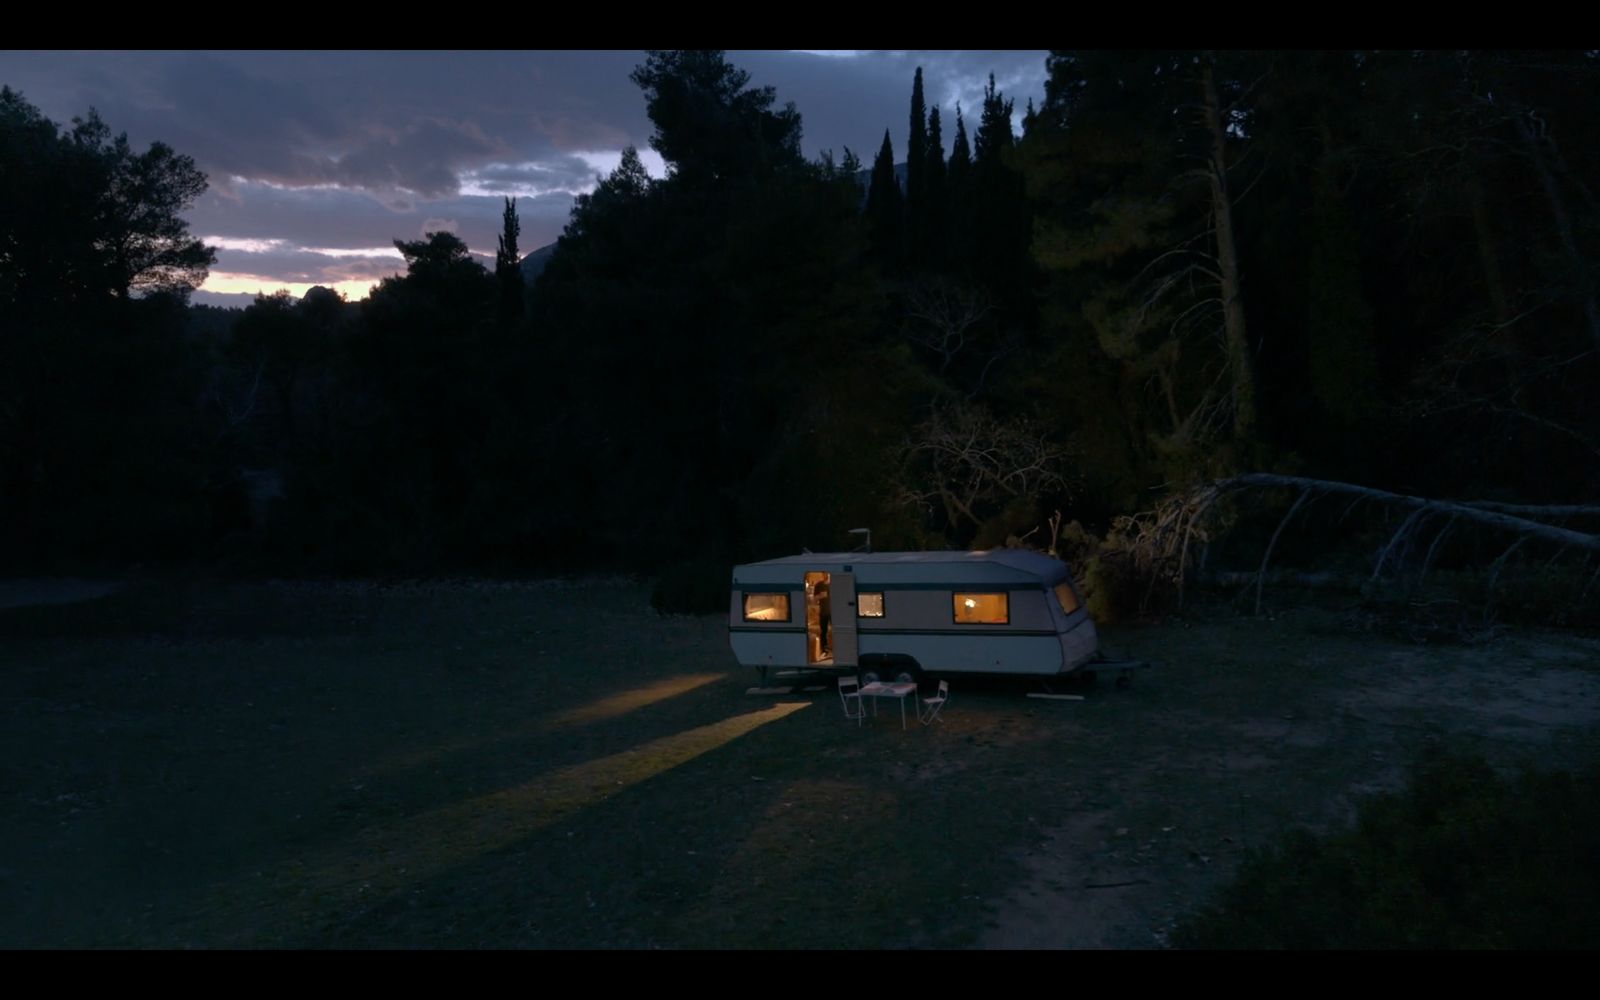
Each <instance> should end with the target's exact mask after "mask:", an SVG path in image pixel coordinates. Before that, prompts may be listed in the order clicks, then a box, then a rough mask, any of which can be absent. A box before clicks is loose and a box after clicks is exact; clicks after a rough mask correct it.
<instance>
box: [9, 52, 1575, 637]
mask: <svg viewBox="0 0 1600 1000" xmlns="http://www.w3.org/2000/svg"><path fill="white" fill-rule="evenodd" d="M1047 70H1048V79H1047V84H1046V89H1045V96H1044V99H1043V100H1042V102H1040V103H1039V104H1038V105H1034V104H1033V103H1032V102H1029V103H1028V105H1027V106H1026V107H1025V108H1024V109H1022V113H1021V114H1020V115H1018V114H1017V110H1018V109H1017V108H1016V106H1015V102H1014V101H1013V100H1012V99H1011V98H1008V97H1007V96H1006V94H1005V93H1003V92H1001V91H1000V90H999V89H997V88H996V86H995V84H994V81H993V78H992V77H991V79H990V85H989V87H988V89H987V91H986V92H985V94H984V97H983V100H982V103H981V106H979V107H974V108H962V109H958V110H957V112H956V113H955V114H954V115H953V116H950V115H948V112H945V116H944V117H941V109H940V108H939V107H938V106H937V104H935V105H934V106H932V107H929V106H928V104H927V101H926V99H925V96H924V93H925V90H924V86H925V84H924V80H923V76H922V71H921V70H920V69H919V70H917V71H916V74H915V76H914V77H913V78H912V79H911V80H908V81H907V86H908V90H909V96H908V102H907V117H906V119H905V120H904V121H899V122H885V123H884V128H885V131H884V136H883V142H882V144H881V146H880V147H879V148H878V149H877V150H876V151H865V150H864V151H862V152H861V153H858V152H856V151H853V150H850V149H842V150H839V151H838V152H837V155H835V153H833V152H827V153H823V154H822V155H821V156H820V157H818V158H817V159H807V158H806V157H805V156H804V155H803V154H802V151H801V141H800V140H801V135H802V115H801V109H798V108H796V107H795V106H794V105H793V104H785V103H781V102H780V95H778V94H777V93H775V92H774V90H773V89H772V88H761V87H753V86H751V85H750V80H749V76H748V74H747V73H745V72H744V71H742V70H740V69H739V68H738V67H737V66H735V65H733V64H731V63H730V62H729V61H728V59H727V58H726V57H725V55H724V54H723V53H721V52H715V51H655V52H651V53H649V55H648V57H647V58H646V59H645V60H644V61H643V62H642V63H641V64H640V65H639V66H638V67H637V69H636V70H635V71H634V73H633V75H632V79H633V82H634V83H635V84H637V85H638V87H639V90H640V97H641V100H642V101H643V102H644V105H645V107H646V109H647V111H648V114H649V118H650V121H651V122H652V123H653V126H654V135H653V136H652V138H651V140H650V145H651V146H652V148H654V149H655V150H656V151H657V152H658V153H659V154H660V155H661V157H662V158H663V159H664V161H665V162H666V164H667V166H668V174H667V176H666V177H665V178H663V179H652V178H651V177H650V176H649V174H648V173H647V172H646V171H645V169H644V166H643V165H642V163H641V162H640V159H639V157H638V155H637V154H636V152H634V151H633V150H629V151H628V152H627V153H626V154H625V155H624V157H623V160H622V163H621V165H620V166H618V167H617V168H616V170H615V171H614V172H612V173H611V174H610V175H609V176H606V177H604V178H601V179H600V180H599V182H598V184H597V186H595V187H594V189H593V190H592V191H591V192H590V193H588V194H585V195H581V196H580V197H578V199H577V202H576V204H575V206H574V207H573V210H572V213H571V217H570V220H569V222H568V224H567V226H566V228H565V230H564V232H563V234H562V235H561V237H560V239H559V241H558V243H557V244H556V246H555V248H554V250H553V253H551V254H550V256H549V259H548V262H547V264H546V265H545V267H544V268H543V270H542V271H541V272H540V273H539V274H538V276H537V278H536V279H535V280H533V281H532V282H525V281H524V279H523V271H522V269H521V268H520V267H519V262H520V260H521V258H522V256H523V254H524V253H525V251H526V249H528V248H524V247H521V246H519V237H520V228H519V221H518V218H517V213H516V206H515V204H514V203H513V202H511V201H508V202H507V204H506V209H505V225H504V231H503V233H502V235H501V237H500V246H499V254H498V257H497V263H496V266H495V267H494V269H493V270H490V269H488V268H486V267H484V266H481V265H479V264H478V263H477V262H475V261H474V260H473V259H472V258H471V256H470V254H469V252H468V247H467V246H466V245H465V244H464V243H463V242H462V241H461V240H460V239H459V238H457V237H456V236H454V235H452V234H451V233H448V232H435V233H428V234H425V235H424V236H423V238H421V239H417V240H400V239H397V240H396V241H395V245H396V246H397V248H398V249H399V250H400V251H401V253H402V254H403V255H404V258H405V273H403V274H399V275H396V276H395V277H392V278H389V279H386V280H385V281H384V282H383V283H382V284H381V285H380V286H379V287H378V288H377V289H376V290H375V291H374V292H373V294H372V295H371V296H370V298H368V299H365V300H362V301H359V302H349V301H345V300H344V299H343V298H341V297H340V296H339V295H338V294H336V293H334V292H332V291H329V290H327V289H313V290H312V291H311V292H310V293H308V294H307V295H306V296H304V297H303V298H301V299H295V298H292V297H291V296H289V295H288V294H287V293H280V294H276V295H265V296H262V297H260V298H258V299H257V301H256V302H255V304H254V305H252V306H250V307H249V308H248V309H245V310H243V311H242V312H235V311H227V310H219V309H215V308H211V307H205V306H200V305H194V304H191V303H190V302H189V295H190V292H191V291H192V290H193V289H194V288H196V287H197V286H198V285H199V284H200V283H201V282H202V281H203V280H204V278H205V276H206V274H207V268H208V267H209V266H210V265H211V264H212V263H213V260H214V255H213V252H212V251H211V250H210V249H208V248H207V247H206V246H205V245H204V244H203V243H202V242H201V241H200V240H198V239H196V238H194V237H193V236H192V235H191V234H190V233H189V231H188V227H187V225H186V223H185V222H184V221H183V211H184V210H185V208H186V207H187V206H189V205H191V204H192V203H193V201H194V199H195V198H197V197H198V196H199V195H200V193H202V192H203V191H205V190H206V183H207V181H206V178H205V177H204V176H203V175H202V174H201V173H200V171H199V170H198V169H197V168H196V166H195V164H194V162H193V160H191V159H190V158H189V157H187V156H185V155H184V154H183V153H182V151H180V150H175V149H172V148H170V147H168V146H166V145H164V144H162V143H155V144H153V145H152V146H150V147H149V148H148V149H147V150H144V151H140V150H138V149H135V148H133V147H132V146H131V145H130V144H129V142H128V141H127V139H126V137H125V136H122V135H118V134H114V132H113V128H114V126H115V123H107V122H103V121H102V120H101V119H100V118H99V116H98V115H97V114H95V113H94V112H93V111H92V110H88V109H86V114H85V117H83V118H79V119H75V120H74V121H73V122H72V123H71V124H70V125H67V126H63V125H60V124H58V123H55V122H52V121H50V120H48V119H46V118H45V117H44V116H43V115H41V113H40V112H39V111H38V109H37V108H35V107H34V106H33V105H31V104H30V103H29V102H28V100H27V99H26V97H25V95H23V94H20V93H18V92H15V91H13V90H11V89H10V88H9V87H8V88H5V89H4V90H0V573H7V574H23V573H68V572H88V571H101V570H107V569H126V568H129V567H169V568H184V567H202V568H205V569H207V570H216V571H220V572H225V573H237V574H245V575H271V576H291V577H336V576H413V577H414V576H429V575H459V574H485V575H530V574H544V573H579V572H600V571H605V572H630V573H639V574H646V575H651V576H658V577H661V578H662V579H663V580H664V581H667V587H666V592H667V593H668V594H669V596H668V597H666V598H663V599H662V600H661V601H659V602H658V603H660V605H661V606H662V607H663V608H665V609H667V610H706V609H707V606H709V609H713V610H714V609H716V608H718V607H722V606H724V605H725V601H726V597H725V594H726V589H725V586H726V579H727V575H726V571H727V567H728V566H729V565H731V564H733V563H736V562H740V561H746V560H751V559H761V558H769V557H773V556H779V555H786V554H793V553H795V552H798V551H800V550H802V549H811V550H815V551H837V550H840V549H846V548H849V547H851V546H852V545H853V544H855V539H854V537H853V536H851V535H849V534H848V532H849V530H850V529H854V528H860V527H868V528H870V529H871V530H872V538H873V544H874V546H875V547H877V548H880V549H898V548H907V549H925V548H964V547H987V546H993V545H1004V544H1026V545H1033V546H1036V547H1038V548H1041V549H1046V548H1048V549H1051V550H1058V551H1061V552H1063V553H1066V554H1068V555H1070V556H1071V557H1072V558H1073V559H1074V560H1075V561H1077V562H1078V564H1079V565H1080V566H1084V567H1088V568H1087V569H1086V570H1085V572H1086V573H1087V575H1088V577H1089V581H1088V582H1089V584H1090V586H1091V588H1094V587H1098V588H1099V589H1100V591H1101V593H1102V599H1101V601H1100V608H1101V609H1102V610H1107V609H1109V608H1110V607H1111V603H1108V602H1110V600H1111V598H1110V595H1113V594H1117V593H1121V592H1123V591H1126V592H1129V593H1137V594H1138V595H1139V600H1143V601H1148V600H1149V599H1150V595H1151V594H1152V593H1153V592H1154V588H1153V587H1151V586H1146V582H1147V581H1148V582H1150V583H1154V582H1160V581H1166V582H1172V581H1174V580H1176V582H1178V583H1179V584H1180V585H1181V583H1182V582H1183V581H1184V580H1185V579H1187V578H1189V577H1191V576H1193V575H1195V574H1197V573H1200V572H1202V571H1210V572H1212V573H1213V575H1217V574H1221V573H1222V571H1225V570H1237V571H1250V572H1257V573H1258V576H1259V575H1264V573H1265V570H1266V564H1265V560H1264V559H1263V552H1264V551H1267V552H1269V553H1275V555H1274V556H1273V558H1274V559H1275V560H1276V561H1275V563H1274V565H1278V564H1282V565H1284V566H1296V565H1298V566H1300V567H1310V568H1321V569H1327V568H1329V567H1334V568H1338V569H1341V570H1348V571H1349V572H1351V573H1353V574H1356V575H1359V576H1362V577H1365V576H1367V575H1368V574H1370V575H1371V577H1372V578H1373V579H1377V578H1378V577H1379V576H1380V575H1381V574H1382V573H1384V572H1385V571H1387V572H1388V573H1389V574H1390V576H1391V577H1396V578H1399V577H1404V576H1405V575H1406V574H1410V575H1411V577H1415V578H1418V579H1420V577H1421V576H1422V575H1424V574H1426V573H1428V572H1429V571H1430V570H1432V571H1434V572H1450V571H1457V570H1460V571H1467V570H1470V571H1473V572H1477V573H1479V574H1480V577H1482V576H1484V575H1485V574H1492V575H1489V576H1488V586H1489V587H1490V589H1491V591H1492V588H1493V586H1494V579H1495V578H1496V577H1499V578H1500V579H1502V580H1509V579H1512V578H1513V577H1515V576H1516V575H1517V574H1521V575H1522V578H1523V579H1524V581H1525V582H1524V583H1523V584H1522V585H1519V588H1518V589H1519V592H1521V593H1529V594H1531V593H1534V592H1535V591H1537V590H1538V589H1539V588H1540V587H1544V588H1546V589H1547V590H1550V591H1552V592H1554V593H1556V594H1558V595H1559V596H1558V597H1557V598H1553V599H1552V600H1551V601H1549V602H1547V604H1546V605H1541V606H1540V607H1539V608H1538V609H1535V610H1537V611H1538V612H1539V614H1541V615H1543V616H1544V617H1546V618H1548V619H1559V620H1562V621H1585V620H1586V621H1591V622H1592V621H1595V620H1600V588H1595V587H1592V586H1589V584H1592V583H1593V582H1594V577H1593V575H1592V574H1593V573H1594V569H1595V567H1594V562H1595V557H1596V553H1597V552H1600V541H1597V539H1596V535H1595V534H1594V532H1596V530H1597V529H1600V518H1597V517H1596V515H1597V513H1600V509H1597V508H1596V507H1594V506H1591V504H1593V503H1594V498H1595V497H1596V496H1597V495H1600V409H1597V408H1596V407H1595V406H1594V405H1593V403H1592V400H1591V398H1590V397H1589V395H1588V394H1589V391H1590V390H1591V388H1592V387H1593V386H1594V385H1595V384H1596V383H1597V382H1600V287H1597V285H1600V269H1597V266H1596V265H1597V262H1600V206H1597V204H1596V200H1595V192H1594V186H1595V183H1596V179H1597V178H1600V148H1597V147H1596V145H1595V141H1594V137H1595V136H1600V105H1597V104H1596V102H1595V101H1594V99H1593V95H1594V94H1595V93H1597V92H1600V54H1597V53H1595V52H1525V51H1517V52H1480V51H1327V52H1309V51H1294V52H1268V51H1262V52H1217V51H1193V52H1182V51H1163V52H1121V51H1117V52H1113V51H1054V52H1051V53H1050V55H1049V58H1048V62H1047ZM1018 121H1020V125H1021V127H1020V129H1018V128H1016V127H1015V123H1016V122H1018ZM862 154H865V156H866V157H870V162H869V161H868V159H866V158H864V156H863V155H862ZM1245 476H1255V477H1258V478H1256V479H1254V480H1250V479H1240V478H1239V477H1245ZM1218 483H1222V484H1224V487H1225V488H1222V489H1220V490H1219V489H1218V488H1217V484H1218ZM1329 484H1334V485H1335V486H1338V487H1340V489H1334V488H1333V487H1332V486H1330V485H1329ZM1349 487H1354V488H1357V489H1358V490H1360V491H1365V492H1350V490H1349V489H1348V488H1349ZM1340 490H1343V492H1341V491H1340ZM1208 491H1209V492H1208ZM1196 497H1202V498H1203V503H1198V504H1197V502H1196V499H1195V498H1196ZM1350 497H1353V498H1354V501H1353V503H1354V506H1352V503H1351V502H1347V498H1350ZM1386 497H1387V498H1392V497H1400V498H1413V499H1419V498H1420V500H1422V501H1427V503H1426V504H1424V505H1423V506H1416V505H1415V504H1412V505H1411V507H1410V508H1409V513H1408V512H1407V507H1406V506H1404V505H1398V506H1397V505H1396V504H1395V503H1393V502H1391V501H1389V500H1386V499H1384V498H1386ZM1433 501H1448V502H1450V503H1449V504H1448V505H1439V504H1434V503H1433ZM1202 506H1203V507H1204V508H1205V509H1204V511H1202V510H1201V507H1202ZM1474 512H1476V514H1474ZM1485 512H1489V513H1492V514H1498V515H1500V517H1499V521H1498V522H1496V521H1495V520H1494V518H1489V519H1484V518H1482V517H1479V516H1477V515H1481V514H1483V513H1485ZM1202 513H1203V523H1202V520H1201V517H1202ZM1512 522H1515V523H1512ZM1174 525H1176V526H1177V527H1176V528H1174V527H1173V526H1174ZM1528 525H1532V526H1533V528H1529V527H1528ZM1538 529H1552V530H1553V531H1554V532H1555V533H1552V532H1551V531H1542V530H1538ZM1174 559H1176V560H1177V561H1176V563H1174V561H1173V560H1174ZM1374 565H1376V569H1374ZM1174 567H1175V568H1174ZM1258 567H1259V572H1258ZM1501 574H1504V575H1503V576H1502V575H1501ZM1223 575H1225V574H1223ZM1258 583H1259V581H1258ZM1479 583H1480V584H1481V583H1482V580H1481V579H1480V580H1479ZM1164 589H1171V588H1164ZM1258 601H1259V597H1258ZM1134 603H1138V602H1137V601H1135V602H1134Z"/></svg>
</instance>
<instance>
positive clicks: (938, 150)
mask: <svg viewBox="0 0 1600 1000" xmlns="http://www.w3.org/2000/svg"><path fill="white" fill-rule="evenodd" d="M926 160H927V168H926V175H925V177H924V179H923V180H924V190H923V204H924V214H925V215H926V217H927V229H926V231H925V236H926V239H925V246H926V247H927V253H928V260H927V263H928V264H929V265H930V266H931V267H933V268H934V269H935V270H938V269H941V268H943V266H944V263H945V260H946V258H947V254H946V250H945V240H946V239H947V238H948V235H949V234H948V223H947V219H948V216H949V211H950V207H949V205H948V204H947V200H948V198H949V192H948V191H947V190H946V185H945V169H944V136H943V135H941V133H940V128H939V106H938V105H937V104H935V105H934V106H933V107H931V108H929V109H928V150H927V156H926Z"/></svg>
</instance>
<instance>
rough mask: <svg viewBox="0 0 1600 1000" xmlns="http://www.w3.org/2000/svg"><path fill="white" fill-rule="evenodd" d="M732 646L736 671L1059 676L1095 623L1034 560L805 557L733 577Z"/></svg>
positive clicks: (1074, 661)
mask: <svg viewBox="0 0 1600 1000" xmlns="http://www.w3.org/2000/svg"><path fill="white" fill-rule="evenodd" d="M728 639H729V643H730V644H731V645H732V646H733V653H734V656H735V657H736V658H737V659H738V661H739V663H740V664H741V665H743V666H749V667H755V668H756V669H757V670H759V671H760V672H761V677H762V679H763V681H765V680H766V678H767V675H768V673H769V672H773V673H782V672H786V671H793V670H810V671H817V672H821V673H845V672H848V673H859V674H860V675H861V677H862V679H863V680H864V681H871V680H910V681H916V680H920V679H921V676H922V675H923V674H924V673H932V674H943V673H984V674H1036V675H1046V676H1054V675H1058V674H1067V673H1071V672H1073V671H1075V670H1078V669H1079V668H1080V667H1083V666H1084V665H1085V664H1086V663H1089V662H1090V661H1092V660H1094V659H1095V657H1096V655H1097V653H1098V651H1099V646H1098V640H1097V638H1096V636H1095V630H1094V622H1093V621H1091V620H1090V618H1089V613H1088V612H1087V611H1086V610H1085V609H1084V607H1083V601H1082V600H1081V598H1080V596H1079V594H1078V591H1077V589H1076V588H1075V586H1074V584H1073V582H1072V578H1071V575H1070V574H1069V573H1068V572H1067V567H1066V564H1065V563H1062V562H1061V561H1059V560H1057V559H1052V558H1050V557H1049V556H1044V555H1040V554H1039V553H1036V552H1027V551H1023V550H1020V549H994V550H990V551H985V552H833V553H820V552H818V553H806V554H804V555H798V556H786V557H784V558H782V559H768V560H766V561H765V562H757V563H747V564H745V565H742V566H735V567H734V568H733V594H732V597H731V600H730V605H729V611H728Z"/></svg>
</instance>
